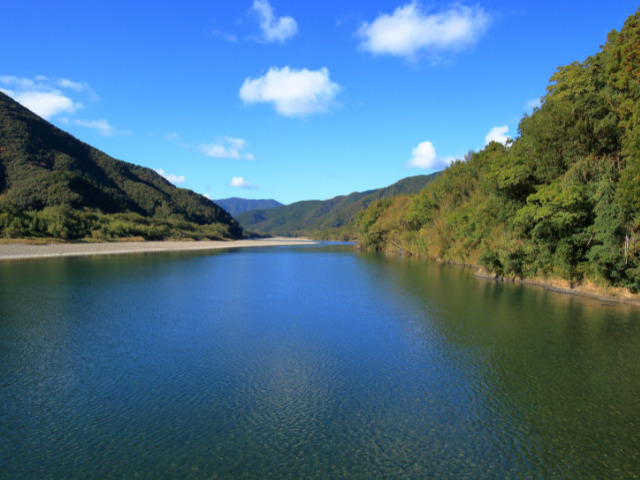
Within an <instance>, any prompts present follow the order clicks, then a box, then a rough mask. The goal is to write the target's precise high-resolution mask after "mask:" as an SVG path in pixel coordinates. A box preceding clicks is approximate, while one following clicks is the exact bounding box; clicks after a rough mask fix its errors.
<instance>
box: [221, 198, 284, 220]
mask: <svg viewBox="0 0 640 480" xmlns="http://www.w3.org/2000/svg"><path fill="white" fill-rule="evenodd" d="M214 202H215V203H216V205H219V206H221V207H222V208H224V209H225V210H226V211H227V212H229V213H230V214H231V215H233V216H234V217H235V216H236V215H239V214H241V213H244V212H250V211H251V210H260V209H262V210H268V209H270V208H276V207H281V206H282V203H280V202H278V201H276V200H248V199H246V198H238V197H231V198H223V199H220V200H214Z"/></svg>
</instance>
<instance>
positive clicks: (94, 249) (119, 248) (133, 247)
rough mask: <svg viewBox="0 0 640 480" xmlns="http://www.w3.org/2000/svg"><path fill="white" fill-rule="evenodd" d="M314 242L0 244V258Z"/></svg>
mask: <svg viewBox="0 0 640 480" xmlns="http://www.w3.org/2000/svg"><path fill="white" fill-rule="evenodd" d="M313 243H315V242H313V241H311V240H306V239H299V238H266V239H259V240H236V241H215V240H202V241H198V242H189V241H158V242H144V241H142V242H104V243H52V244H45V245H27V244H24V243H8V244H0V261H2V260H24V259H37V258H53V257H80V256H86V255H118V254H125V253H150V252H178V251H188V250H217V249H221V248H246V247H268V246H273V247H275V246H284V245H310V244H313Z"/></svg>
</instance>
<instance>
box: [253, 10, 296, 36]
mask: <svg viewBox="0 0 640 480" xmlns="http://www.w3.org/2000/svg"><path fill="white" fill-rule="evenodd" d="M251 10H253V11H254V12H256V13H257V14H258V16H259V17H260V29H261V30H262V35H263V38H264V40H266V41H268V42H280V43H284V42H285V40H287V39H289V38H291V37H293V36H294V35H295V34H296V32H297V31H298V24H297V23H296V21H295V19H294V18H293V17H280V18H276V17H275V15H274V13H273V7H272V6H271V5H270V4H269V2H268V1H267V0H254V2H253V6H252V7H251Z"/></svg>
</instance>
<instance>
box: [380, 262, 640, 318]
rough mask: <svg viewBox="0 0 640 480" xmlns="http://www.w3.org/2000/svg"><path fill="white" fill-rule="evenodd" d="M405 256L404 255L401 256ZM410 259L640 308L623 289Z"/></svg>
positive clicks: (636, 297)
mask: <svg viewBox="0 0 640 480" xmlns="http://www.w3.org/2000/svg"><path fill="white" fill-rule="evenodd" d="M384 253H386V254H390V255H397V253H396V252H395V251H394V252H390V251H387V252H384ZM400 256H404V254H400ZM408 256H410V257H414V258H419V259H422V260H425V261H428V262H435V263H438V264H440V265H451V266H454V267H459V268H466V269H469V270H472V271H473V273H472V275H473V276H474V277H475V278H478V279H483V280H490V281H494V282H509V283H516V284H520V285H528V286H532V287H539V288H544V289H545V290H547V291H549V292H554V293H561V294H564V295H575V296H577V297H582V298H588V299H591V300H597V301H600V302H604V303H609V304H612V305H611V306H613V305H614V304H615V305H626V306H630V307H634V308H640V293H638V294H633V293H631V292H630V291H629V290H628V289H625V288H622V287H607V288H603V287H598V286H595V285H593V284H590V283H587V284H581V285H576V286H571V285H568V282H566V281H563V280H555V281H554V280H546V279H540V278H510V277H508V278H505V277H500V276H496V275H494V274H491V273H488V272H487V271H486V270H484V269H483V268H482V267H480V266H478V265H474V264H472V263H461V262H454V261H444V260H442V259H437V258H430V257H426V256H422V255H413V254H411V253H410V252H409V255H408Z"/></svg>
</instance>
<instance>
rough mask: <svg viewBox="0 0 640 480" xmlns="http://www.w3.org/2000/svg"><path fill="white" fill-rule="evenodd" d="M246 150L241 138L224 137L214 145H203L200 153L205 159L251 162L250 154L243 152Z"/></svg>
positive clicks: (244, 142) (245, 143) (251, 155)
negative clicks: (229, 159) (233, 159)
mask: <svg viewBox="0 0 640 480" xmlns="http://www.w3.org/2000/svg"><path fill="white" fill-rule="evenodd" d="M246 148H247V142H246V141H245V140H244V139H242V138H234V137H224V138H222V139H218V140H217V141H216V142H215V143H203V144H202V145H200V151H201V152H202V153H204V154H205V155H206V156H207V157H213V158H235V159H237V160H253V159H254V158H255V157H254V156H253V154H251V153H247V152H243V150H245V149H246Z"/></svg>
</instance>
